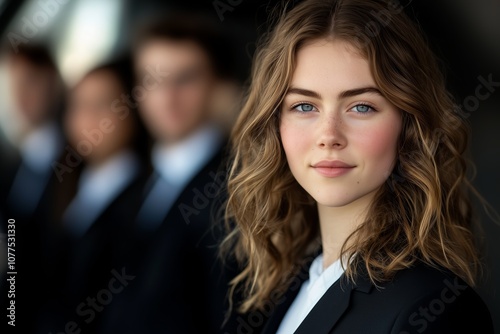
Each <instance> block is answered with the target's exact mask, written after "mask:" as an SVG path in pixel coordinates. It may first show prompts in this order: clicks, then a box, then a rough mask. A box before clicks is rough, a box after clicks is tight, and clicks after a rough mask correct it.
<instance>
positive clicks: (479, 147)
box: [0, 0, 500, 333]
mask: <svg viewBox="0 0 500 334" xmlns="http://www.w3.org/2000/svg"><path fill="white" fill-rule="evenodd" d="M277 3H281V2H280V1H268V0H252V1H250V0H241V1H240V0H232V1H230V0H220V1H213V0H197V1H196V0H182V1H172V0H162V1H156V0H140V1H135V0H73V1H62V0H61V1H56V0H54V1H38V0H11V1H9V0H3V1H1V0H0V34H1V36H2V45H7V46H12V45H13V43H22V44H30V43H36V44H43V45H46V46H47V47H48V48H49V50H50V51H51V52H52V54H53V56H54V59H55V61H56V65H57V67H58V69H59V71H60V73H61V76H62V78H63V81H64V83H65V85H66V86H68V87H71V86H72V85H73V84H75V83H76V82H78V81H79V80H80V79H81V77H82V76H83V75H84V74H85V73H86V72H87V71H89V70H90V69H92V68H93V67H95V66H97V65H98V64H101V63H102V62H103V61H105V60H106V59H110V58H112V57H113V56H114V55H117V54H119V53H121V52H122V51H123V50H126V49H127V48H128V47H130V42H131V39H132V36H133V35H134V33H135V31H136V30H137V29H138V27H139V26H141V25H142V24H144V23H145V22H147V21H148V20H151V19H152V18H157V17H158V16H161V15H162V14H164V13H169V12H173V11H177V10H185V11H188V12H196V13H199V14H202V15H206V16H207V17H209V18H210V19H212V20H214V21H215V22H217V25H218V26H219V28H220V29H221V30H222V31H223V32H224V33H225V34H226V35H227V38H228V43H229V44H228V45H227V49H228V52H229V50H231V52H233V54H234V56H233V57H234V64H235V67H234V69H233V71H234V77H235V78H236V82H237V85H238V86H239V87H244V85H245V84H246V80H247V76H248V74H249V70H250V65H251V57H252V54H253V52H254V50H255V43H256V40H257V38H258V36H259V35H260V33H262V32H263V31H265V30H266V20H267V17H268V14H269V12H270V11H271V10H272V8H273V7H274V6H275V4H277ZM401 4H402V5H404V6H405V8H406V12H407V13H408V14H409V15H410V16H411V17H413V18H414V19H415V20H416V21H418V23H419V24H420V26H421V27H422V29H423V30H424V32H425V33H426V35H427V37H428V39H429V42H430V43H431V45H432V46H433V48H434V50H435V52H436V53H437V55H438V56H439V58H440V59H441V60H442V64H443V66H444V68H445V71H446V73H447V80H448V85H449V88H450V91H451V92H452V93H453V94H454V95H455V96H456V98H457V101H459V102H462V105H463V110H464V112H465V113H466V114H464V115H465V117H466V118H467V121H468V122H469V123H470V125H471V128H472V140H471V144H470V154H471V157H472V160H473V162H474V163H475V165H476V167H477V171H476V172H477V173H476V176H475V178H474V181H473V183H474V184H475V186H476V187H477V188H478V190H479V191H480V192H481V194H482V195H483V196H484V198H485V199H486V200H487V201H488V202H489V203H490V204H491V206H492V207H493V208H494V209H495V210H496V211H500V1H498V0H476V1H469V0H433V1H431V0H414V1H410V0H402V1H401ZM40 13H42V14H40ZM43 13H45V14H43ZM36 20H39V21H38V22H37V21H36ZM14 41H15V42H14ZM0 66H1V68H0V149H1V151H0V160H4V161H5V160H6V159H8V157H9V152H10V148H11V147H12V146H14V147H15V145H16V142H17V141H18V140H19V136H20V133H22V131H23V126H22V122H21V121H20V120H19V119H18V117H17V116H16V113H15V112H13V110H12V108H11V96H10V94H9V89H8V88H9V87H8V83H7V81H6V68H5V64H4V63H2V64H1V65H0ZM488 81H490V83H491V82H493V83H492V84H491V85H490V86H489V87H484V83H485V82H488ZM480 85H482V86H483V88H481V90H480V92H481V93H485V92H488V93H489V95H488V96H487V97H484V96H482V97H481V98H479V96H478V95H477V87H478V86H480ZM485 88H486V89H485ZM229 100H231V99H229ZM228 103H234V101H229V102H228ZM232 106H234V104H232ZM227 110H228V114H226V115H224V117H227V119H228V121H227V123H226V124H230V123H231V120H232V119H233V118H234V114H231V113H232V112H237V111H234V109H232V108H231V107H228V108H227ZM477 208H478V212H479V213H480V216H481V225H482V227H483V229H484V235H485V237H484V249H485V262H486V263H487V271H486V272H485V275H484V279H483V281H482V282H481V283H480V285H479V287H478V290H479V292H480V294H481V295H482V296H483V298H484V299H485V301H486V302H487V304H488V305H489V307H490V310H491V313H492V315H493V318H494V322H495V327H496V330H497V332H499V333H500V291H499V289H500V225H499V224H498V223H495V222H494V221H493V220H492V219H491V218H490V217H489V216H488V215H486V214H485V212H484V210H483V208H482V206H481V205H480V204H478V205H477ZM7 218H10V217H2V219H7ZM4 251H5V250H4V249H3V246H2V252H4ZM0 264H1V265H2V270H3V267H4V266H5V256H4V255H3V253H2V258H1V259H0ZM3 318H4V317H3ZM2 321H5V319H4V320H2ZM471 321H474V320H473V319H471Z"/></svg>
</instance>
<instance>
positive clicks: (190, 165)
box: [152, 125, 222, 186]
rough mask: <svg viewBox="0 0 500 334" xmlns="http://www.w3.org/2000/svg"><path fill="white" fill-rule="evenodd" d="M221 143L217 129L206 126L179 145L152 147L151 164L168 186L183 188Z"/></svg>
mask: <svg viewBox="0 0 500 334" xmlns="http://www.w3.org/2000/svg"><path fill="white" fill-rule="evenodd" d="M221 142H222V136H221V133H220V131H219V129H218V128H217V127H216V126H214V125H207V126H205V127H203V128H201V129H200V130H198V131H196V132H195V133H194V134H192V135H191V136H189V137H187V138H186V139H184V140H182V141H181V142H179V143H176V144H174V145H168V146H160V145H158V146H156V147H154V148H153V152H152V163H153V166H154V168H155V169H156V171H157V172H158V173H159V174H160V175H161V176H162V177H163V178H164V179H165V180H166V181H168V182H169V183H170V184H172V185H176V186H183V185H185V184H186V183H187V182H188V181H189V180H190V179H191V178H192V177H193V176H194V175H195V174H196V173H197V172H198V171H199V170H200V169H201V168H202V167H203V166H204V165H205V164H206V163H207V162H208V161H209V160H210V158H212V157H213V156H214V154H215V152H216V151H217V150H218V149H219V146H220V144H221Z"/></svg>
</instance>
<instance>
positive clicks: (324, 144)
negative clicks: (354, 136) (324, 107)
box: [317, 114, 347, 149]
mask: <svg viewBox="0 0 500 334" xmlns="http://www.w3.org/2000/svg"><path fill="white" fill-rule="evenodd" d="M319 122H320V125H319V127H318V137H317V138H318V140H317V145H318V147H320V148H326V149H328V148H335V149H341V148H343V147H345V146H346V145H347V138H346V136H345V126H344V122H343V120H342V118H341V117H340V116H338V115H336V114H329V115H326V116H325V117H323V118H322V119H320V120H319Z"/></svg>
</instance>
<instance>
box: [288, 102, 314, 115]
mask: <svg viewBox="0 0 500 334" xmlns="http://www.w3.org/2000/svg"><path fill="white" fill-rule="evenodd" d="M292 109H294V110H297V111H298V112H303V113H307V112H310V111H314V106H313V105H312V104H309V103H301V104H297V105H295V106H294V107H293V108H292Z"/></svg>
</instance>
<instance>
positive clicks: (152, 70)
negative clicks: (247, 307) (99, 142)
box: [106, 15, 231, 334]
mask: <svg viewBox="0 0 500 334" xmlns="http://www.w3.org/2000/svg"><path fill="white" fill-rule="evenodd" d="M229 50H230V45H228V44H226V43H225V42H224V39H223V38H221V36H220V35H219V34H218V33H217V31H216V30H215V29H214V27H213V26H212V25H210V24H209V23H207V22H206V21H205V20H204V19H202V18H201V19H200V18H196V17H190V16H182V15H179V16H176V17H173V18H170V19H164V20H162V21H159V22H158V23H153V24H151V25H149V26H147V27H146V28H145V29H144V30H143V31H142V33H141V34H140V35H139V38H138V40H137V43H136V44H135V47H134V53H135V67H136V73H137V79H138V80H137V84H138V86H137V87H136V89H135V94H136V96H135V98H136V99H137V100H138V101H139V109H140V113H141V116H142V118H143V120H144V122H145V124H146V127H147V128H148V129H149V131H150V133H151V135H152V136H153V138H154V139H155V144H154V147H153V149H152V152H151V163H152V166H153V172H152V174H151V175H150V176H149V177H148V178H147V180H145V182H144V183H143V184H142V185H141V186H140V187H138V189H137V190H135V192H136V193H137V194H141V196H140V198H138V200H139V201H140V207H139V210H138V211H137V212H136V213H135V214H134V215H132V216H133V217H134V219H133V222H131V225H130V235H129V237H128V238H127V239H126V240H124V249H125V250H124V252H123V253H124V254H126V255H125V256H124V258H123V260H122V262H121V265H118V266H117V267H118V268H125V271H126V272H127V273H128V274H130V275H133V276H135V277H136V278H135V279H134V281H133V282H131V283H130V285H129V287H127V288H126V289H124V291H123V292H122V293H120V294H119V295H117V301H116V302H113V304H111V305H110V306H109V315H108V327H106V329H107V330H108V331H109V332H120V333H153V332H154V333H157V332H164V333H183V334H186V333H214V332H217V330H218V329H219V328H220V326H221V324H222V320H223V315H224V306H223V304H224V298H225V293H226V286H227V280H226V278H225V276H224V275H223V274H221V266H220V264H219V263H218V262H217V243H218V242H219V237H218V232H219V231H218V230H217V229H214V228H213V223H214V221H213V218H214V217H215V215H216V214H217V212H216V211H217V209H218V208H219V205H220V204H221V203H220V195H221V194H220V193H221V192H222V190H223V187H224V185H223V183H224V178H225V173H224V172H223V171H221V168H223V167H224V166H223V162H222V158H223V148H224V146H225V144H224V143H225V140H224V138H225V135H224V133H223V131H222V130H221V129H220V126H218V125H217V124H216V122H215V121H214V119H215V118H216V116H215V115H216V112H215V110H213V109H214V108H213V106H214V101H215V100H216V99H217V88H218V87H219V86H220V85H221V84H223V83H224V81H225V80H226V79H227V78H228V77H229V76H230V74H231V72H230V67H229V65H230V63H231V58H230V52H229Z"/></svg>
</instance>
